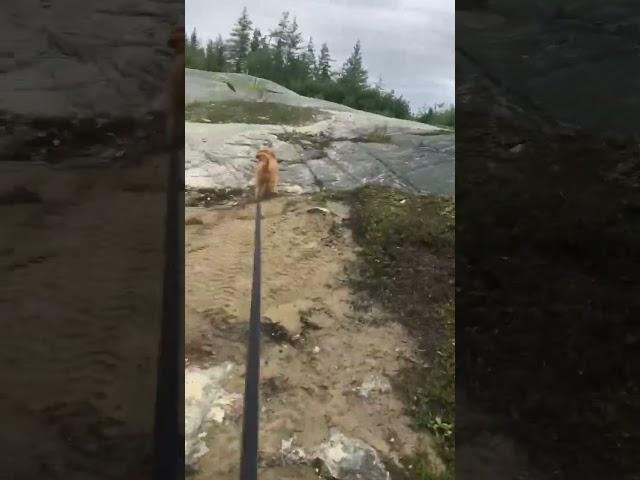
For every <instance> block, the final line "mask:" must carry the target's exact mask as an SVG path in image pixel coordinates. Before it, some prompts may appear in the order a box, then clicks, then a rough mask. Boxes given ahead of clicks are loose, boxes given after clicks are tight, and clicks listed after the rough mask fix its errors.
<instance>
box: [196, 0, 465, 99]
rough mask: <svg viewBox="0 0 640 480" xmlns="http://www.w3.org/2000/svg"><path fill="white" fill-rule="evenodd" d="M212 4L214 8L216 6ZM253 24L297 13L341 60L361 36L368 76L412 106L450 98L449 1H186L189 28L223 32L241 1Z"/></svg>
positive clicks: (309, 33)
mask: <svg viewBox="0 0 640 480" xmlns="http://www.w3.org/2000/svg"><path fill="white" fill-rule="evenodd" d="M213 5H215V7H214V6H213ZM245 5H246V7H247V9H248V11H249V17H250V18H251V20H253V22H254V26H255V27H258V28H260V29H261V30H262V31H263V32H268V31H269V30H271V29H273V28H274V27H275V26H276V24H277V23H278V20H279V18H280V15H281V14H282V12H283V11H286V10H288V11H290V12H291V15H293V16H296V17H297V19H298V24H299V25H300V29H301V31H302V33H303V34H304V35H305V36H306V37H307V38H308V37H313V39H314V43H315V44H316V46H317V47H319V45H320V44H321V43H323V42H326V43H327V44H328V45H329V51H330V52H331V55H332V57H333V58H334V59H335V60H336V62H335V65H334V66H335V67H336V68H338V67H340V66H341V65H342V63H343V62H344V61H345V59H346V58H347V57H348V56H349V54H350V53H351V51H352V50H353V46H354V44H355V42H356V40H358V39H360V41H361V42H362V50H363V57H364V63H365V67H366V68H367V70H368V71H369V79H370V81H372V82H375V81H376V80H377V79H378V78H379V77H382V81H383V86H384V87H385V88H388V89H394V90H395V91H396V93H397V94H401V95H403V96H404V97H405V98H406V99H407V100H409V102H410V103H411V107H412V108H413V109H419V108H421V107H423V106H429V105H433V104H434V103H439V102H445V103H454V99H455V56H454V55H455V53H454V47H455V14H454V2H453V1H451V0H305V1H304V2H300V1H296V0H278V1H276V0H244V2H231V1H229V2H215V4H212V2H211V0H186V1H185V13H186V25H187V30H188V31H189V32H191V30H192V29H193V28H194V27H195V28H196V29H197V31H198V32H199V36H201V37H205V38H215V37H217V36H218V35H219V34H222V36H223V37H227V36H228V34H229V32H230V31H231V28H232V26H233V24H234V23H235V21H236V20H237V18H238V17H239V16H240V13H241V11H242V7H243V6H245Z"/></svg>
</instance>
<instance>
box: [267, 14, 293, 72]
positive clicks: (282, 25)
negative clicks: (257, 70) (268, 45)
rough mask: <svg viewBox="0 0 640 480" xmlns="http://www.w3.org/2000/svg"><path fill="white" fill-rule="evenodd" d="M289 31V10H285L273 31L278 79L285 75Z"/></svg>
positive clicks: (273, 59) (275, 66) (274, 60)
mask: <svg viewBox="0 0 640 480" xmlns="http://www.w3.org/2000/svg"><path fill="white" fill-rule="evenodd" d="M288 31H289V12H283V13H282V16H281V17H280V21H279V22H278V26H277V27H276V29H275V30H272V31H271V35H270V36H271V40H272V41H273V55H272V61H273V71H274V73H275V75H276V77H275V78H273V79H274V80H276V81H279V80H281V77H282V78H283V77H284V67H285V64H286V48H287V32H288Z"/></svg>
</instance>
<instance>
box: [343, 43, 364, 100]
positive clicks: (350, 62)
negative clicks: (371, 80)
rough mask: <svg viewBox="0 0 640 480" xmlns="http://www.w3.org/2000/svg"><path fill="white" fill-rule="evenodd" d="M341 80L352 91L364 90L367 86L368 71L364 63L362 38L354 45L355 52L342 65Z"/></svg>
mask: <svg viewBox="0 0 640 480" xmlns="http://www.w3.org/2000/svg"><path fill="white" fill-rule="evenodd" d="M340 81H341V83H343V84H344V85H345V86H346V87H347V88H349V89H350V90H352V91H362V90H364V89H365V88H366V87H367V71H366V70H365V68H364V66H363V65H362V48H361V46H360V40H358V41H357V42H356V45H355V47H353V53H352V54H351V56H350V57H349V58H347V61H346V62H345V63H344V66H343V67H342V73H341V75H340Z"/></svg>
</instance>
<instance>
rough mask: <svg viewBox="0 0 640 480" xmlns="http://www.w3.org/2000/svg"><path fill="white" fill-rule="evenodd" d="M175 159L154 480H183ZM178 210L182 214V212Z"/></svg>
mask: <svg viewBox="0 0 640 480" xmlns="http://www.w3.org/2000/svg"><path fill="white" fill-rule="evenodd" d="M179 157H180V155H179V150H178V148H177V147H176V146H172V148H171V151H170V159H169V168H168V171H169V172H168V181H167V203H166V216H165V240H164V241H165V244H164V252H165V259H164V262H165V263H164V278H163V298H162V307H163V308H162V327H161V333H160V352H159V357H158V373H157V381H156V404H155V424H154V452H153V477H152V478H153V479H154V480H160V479H176V480H177V479H178V478H184V437H183V436H182V435H181V434H180V432H179V428H178V422H179V421H180V420H181V419H182V415H181V412H180V411H179V405H180V404H181V403H182V402H184V365H182V367H183V368H180V366H181V362H180V350H181V346H183V345H181V344H184V329H183V328H182V327H183V320H184V318H183V315H184V308H183V306H184V302H183V295H184V288H183V285H182V282H181V279H182V268H183V265H184V262H183V254H184V248H182V246H181V243H182V241H181V240H182V239H181V236H182V235H181V234H182V228H180V218H181V216H182V215H181V213H180V208H179V205H180V191H181V190H182V187H183V186H184V168H182V169H180V168H179V167H180V161H179ZM181 180H182V181H181ZM182 210H183V212H182V214H184V208H183V209H182ZM180 379H181V380H182V381H180ZM179 392H182V395H180V393H179ZM180 397H182V398H180ZM182 421H183V422H184V420H182Z"/></svg>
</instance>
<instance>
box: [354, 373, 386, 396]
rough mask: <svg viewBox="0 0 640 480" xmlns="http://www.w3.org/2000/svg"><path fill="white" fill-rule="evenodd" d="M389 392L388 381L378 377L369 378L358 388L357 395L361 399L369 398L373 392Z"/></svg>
mask: <svg viewBox="0 0 640 480" xmlns="http://www.w3.org/2000/svg"><path fill="white" fill-rule="evenodd" d="M390 391H391V384H390V383H389V380H387V379H386V378H384V377H381V376H378V375H371V376H369V378H367V380H365V381H364V382H362V385H360V387H359V388H358V393H359V394H360V396H361V397H363V398H369V397H370V395H371V393H373V392H379V393H389V392H390Z"/></svg>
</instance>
